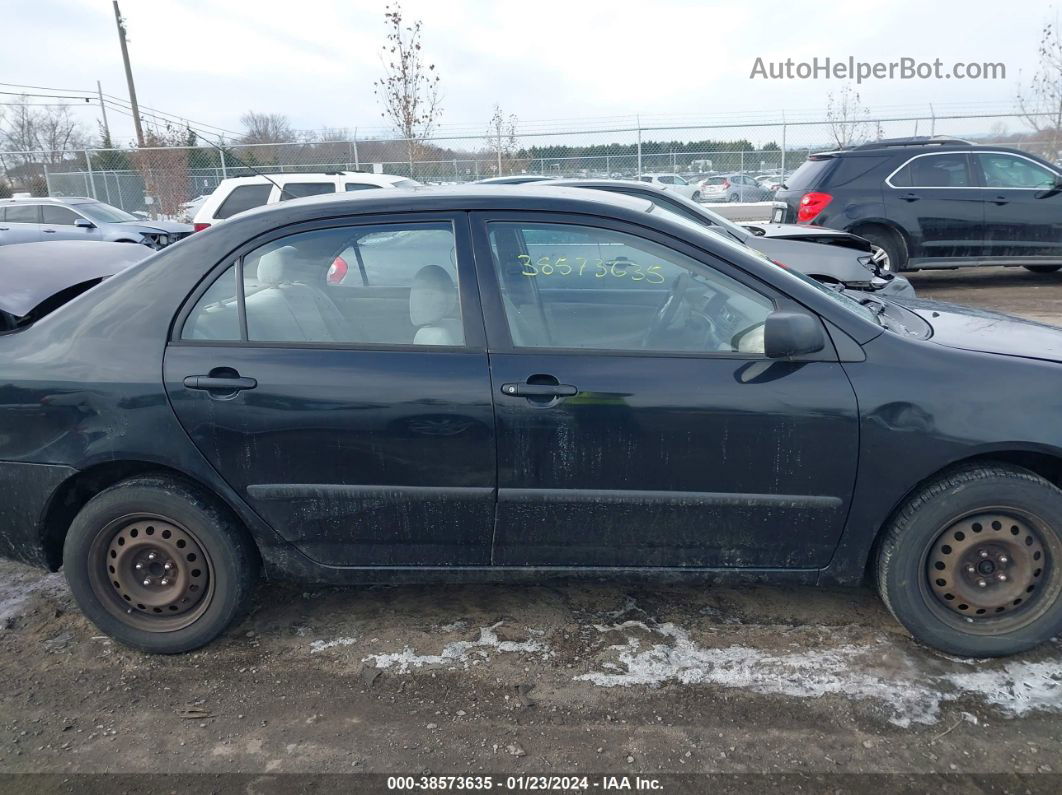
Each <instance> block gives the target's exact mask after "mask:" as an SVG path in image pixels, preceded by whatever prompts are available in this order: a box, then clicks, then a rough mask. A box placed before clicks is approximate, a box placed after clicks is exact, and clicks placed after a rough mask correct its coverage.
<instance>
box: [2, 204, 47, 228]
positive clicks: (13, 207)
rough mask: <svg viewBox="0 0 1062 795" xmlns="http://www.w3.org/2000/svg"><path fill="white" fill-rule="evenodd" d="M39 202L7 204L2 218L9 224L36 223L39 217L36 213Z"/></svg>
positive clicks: (38, 221)
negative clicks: (5, 212)
mask: <svg viewBox="0 0 1062 795" xmlns="http://www.w3.org/2000/svg"><path fill="white" fill-rule="evenodd" d="M39 206H40V205H39V204H9V205H8V207H7V214H6V215H5V217H4V220H5V221H7V222H8V223H11V224H38V223H40V218H39V216H38V215H37V208H38V207H39Z"/></svg>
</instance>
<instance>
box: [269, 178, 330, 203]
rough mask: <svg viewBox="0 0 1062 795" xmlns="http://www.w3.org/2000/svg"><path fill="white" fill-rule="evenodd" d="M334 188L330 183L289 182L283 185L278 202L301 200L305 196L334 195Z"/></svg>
mask: <svg viewBox="0 0 1062 795" xmlns="http://www.w3.org/2000/svg"><path fill="white" fill-rule="evenodd" d="M335 192H336V186H335V185H334V184H333V183H331V182H289V183H287V184H286V185H284V187H283V190H281V192H280V200H281V201H282V202H286V201H287V200H288V199H302V198H304V197H306V196H320V195H321V194H324V193H335Z"/></svg>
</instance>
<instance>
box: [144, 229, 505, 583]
mask: <svg viewBox="0 0 1062 795" xmlns="http://www.w3.org/2000/svg"><path fill="white" fill-rule="evenodd" d="M344 251H353V252H354V253H352V254H348V256H350V258H351V260H352V262H351V263H350V267H351V269H350V271H349V272H346V271H344V274H343V275H344V276H346V278H338V277H337V276H336V274H337V273H338V270H337V269H336V268H333V267H332V266H333V264H334V262H335V259H336V257H337V256H338V255H339V254H340V253H341V252H344ZM473 268H474V265H473V261H472V258H471V256H470V250H469V244H468V227H467V220H466V218H465V217H464V216H463V215H460V214H455V215H431V216H423V215H417V216H411V215H403V216H390V217H387V216H380V217H360V218H359V219H358V220H357V221H356V222H351V223H349V224H346V225H338V222H333V225H332V226H329V227H320V228H308V229H304V230H303V231H292V232H288V233H285V234H284V235H283V236H278V237H275V238H274V239H273V240H270V241H268V242H265V243H256V247H250V246H249V247H248V249H247V250H244V251H241V252H238V254H237V256H236V258H235V261H234V262H233V261H229V262H225V263H220V264H219V266H218V268H217V269H216V270H215V273H219V275H218V276H217V278H216V280H214V281H213V283H212V284H210V285H209V287H208V288H207V289H205V292H202V293H200V294H197V295H193V296H192V297H190V299H189V302H188V304H189V308H188V309H186V310H184V312H183V313H182V316H181V317H180V318H179V319H178V323H177V326H176V328H177V329H178V331H177V333H176V336H175V339H173V340H172V341H171V343H170V344H169V346H168V347H167V350H166V356H165V368H164V369H165V379H166V388H167V391H168V393H169V395H170V399H171V401H172V404H173V408H174V410H175V411H176V413H177V416H178V417H179V418H180V421H181V423H182V425H183V426H184V428H185V429H186V430H187V432H188V434H189V436H190V437H191V438H192V440H193V441H194V442H195V444H196V445H197V446H198V447H199V449H200V450H201V451H202V453H203V455H204V456H206V458H207V459H208V460H209V461H210V463H211V464H212V465H213V466H214V467H215V468H216V469H217V470H218V472H219V473H220V474H221V475H222V477H224V478H225V479H226V480H227V481H228V483H229V484H230V485H231V486H232V487H233V488H234V489H236V490H237V491H238V492H240V493H241V494H242V495H243V496H244V497H245V498H246V499H247V501H248V503H249V504H250V505H251V506H252V507H253V508H254V509H255V510H256V511H257V512H258V513H259V514H260V515H261V516H262V517H263V518H264V519H265V520H266V521H267V522H269V523H270V524H271V525H272V526H273V527H274V528H275V529H276V530H277V531H278V532H279V533H280V534H281V535H283V536H284V537H285V538H286V539H288V540H289V541H290V542H291V543H293V544H294V545H296V546H297V547H298V548H299V549H300V550H301V551H302V552H304V553H305V554H306V555H308V556H310V557H311V558H312V559H314V560H316V561H318V562H320V563H324V564H328V565H334V566H447V565H486V564H489V562H490V542H491V535H492V532H493V521H494V499H495V497H494V491H495V480H496V472H495V468H496V462H495V444H494V417H493V408H492V405H491V394H490V375H489V373H488V364H487V356H486V352H485V348H484V337H483V327H482V319H481V315H480V310H479V302H478V292H477V287H476V282H475V273H474V270H473ZM329 274H331V276H330V275H329Z"/></svg>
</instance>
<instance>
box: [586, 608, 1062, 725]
mask: <svg viewBox="0 0 1062 795" xmlns="http://www.w3.org/2000/svg"><path fill="white" fill-rule="evenodd" d="M595 628H596V629H597V630H598V631H600V632H615V631H620V632H623V631H624V630H640V632H639V634H640V635H641V636H642V637H644V636H645V634H647V633H648V634H652V635H656V636H659V637H660V638H661V642H660V643H654V644H652V645H651V646H648V647H647V648H643V644H642V642H641V641H640V640H639V639H638V638H637V637H632V636H630V635H628V637H627V642H626V643H624V644H619V645H615V646H611V647H609V648H610V650H612V651H614V652H616V660H615V662H610V661H605V662H602V663H601V669H602V670H599V671H593V672H590V673H587V674H582V675H580V676H577V677H576V679H577V680H581V681H587V682H592V683H593V684H595V685H598V686H600V687H621V686H631V685H647V686H650V687H655V686H659V685H662V684H664V683H667V682H677V683H679V684H712V685H719V686H721V687H730V688H743V689H747V690H751V691H754V692H757V693H765V694H777V695H783V696H791V697H797V698H819V697H821V696H825V695H840V696H844V697H846V698H851V699H859V700H874V701H878V702H881V703H882V705H883V707H884V709H885V710H886V712H887V713H888V716H889V717H888V719H889V721H890V722H891V723H893V724H895V725H897V726H901V727H907V726H910V725H911V724H912V723H922V724H931V723H935V722H936V721H937V720H939V718H940V707H941V704H942V703H943V702H945V701H951V700H954V699H956V698H959V697H960V696H962V695H973V696H975V697H980V698H981V699H982V700H983V701H985V702H986V703H988V704H992V705H994V706H996V707H998V708H1000V709H1002V710H1003V711H1005V712H1007V713H1009V714H1011V715H1023V714H1025V713H1026V712H1028V711H1030V710H1034V709H1042V710H1062V664H1059V663H1058V662H1046V663H1045V662H1014V663H1008V664H1005V665H1004V666H1003V667H1002V668H998V669H985V670H979V671H971V672H961V673H945V674H930V673H927V672H924V671H921V670H919V668H918V666H917V665H916V664H915V662H914V660H912V659H910V658H904V659H902V660H901V664H900V665H898V666H897V665H896V664H895V656H896V654H897V650H896V649H895V647H894V646H892V645H891V644H889V643H888V642H887V641H881V642H880V643H879V644H871V645H858V646H857V645H853V644H839V645H836V646H832V647H825V648H819V649H816V650H814V651H799V652H772V651H767V650H763V649H757V648H753V647H750V646H738V645H731V646H726V647H722V648H709V647H704V646H700V645H698V644H696V643H695V642H694V641H693V640H692V639H691V638H690V636H689V633H688V632H687V631H686V630H685V629H682V628H681V627H678V626H675V625H674V624H671V623H665V624H659V625H653V626H650V625H648V624H645V623H643V622H640V621H625V622H623V623H622V624H617V625H615V626H596V627H595ZM885 655H889V656H890V657H892V661H891V662H892V664H882V662H881V661H882V660H884V659H885ZM617 663H618V665H617Z"/></svg>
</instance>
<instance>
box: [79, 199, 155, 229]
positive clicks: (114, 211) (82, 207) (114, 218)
mask: <svg viewBox="0 0 1062 795" xmlns="http://www.w3.org/2000/svg"><path fill="white" fill-rule="evenodd" d="M75 207H76V208H77V211H78V212H79V213H81V214H82V215H84V216H85V217H86V218H88V219H89V220H90V221H95V222H96V223H98V224H120V223H122V222H123V221H139V220H140V219H139V218H137V217H136V216H135V215H131V214H130V213H127V212H126V211H125V210H119V209H118V208H117V207H111V205H109V204H104V203H103V202H85V203H84V204H78V205H75Z"/></svg>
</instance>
